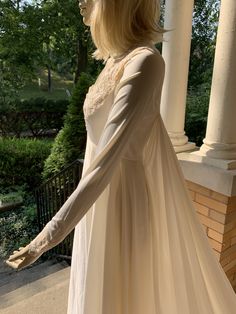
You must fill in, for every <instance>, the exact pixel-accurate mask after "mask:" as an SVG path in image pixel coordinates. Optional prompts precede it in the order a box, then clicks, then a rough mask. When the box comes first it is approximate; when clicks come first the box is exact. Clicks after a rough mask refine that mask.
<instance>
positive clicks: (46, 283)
mask: <svg viewBox="0 0 236 314" xmlns="http://www.w3.org/2000/svg"><path fill="white" fill-rule="evenodd" d="M41 266H43V265H41ZM69 276H70V267H65V268H63V269H61V270H58V271H55V272H53V273H52V274H50V275H47V276H45V277H43V278H40V279H38V280H35V281H32V282H30V283H26V284H25V285H23V286H21V287H20V288H17V289H15V290H14V291H11V292H8V293H5V294H3V295H1V296H0V313H1V314H3V313H4V314H5V313H9V314H16V313H17V314H26V313H28V314H36V313H38V314H39V313H40V314H47V313H50V314H52V313H57V314H59V313H63V314H64V313H66V307H67V295H68V285H69ZM60 308H61V310H60ZM46 309H48V312H47V311H46ZM54 309H55V310H56V309H57V311H56V312H54ZM59 310H60V311H59Z"/></svg>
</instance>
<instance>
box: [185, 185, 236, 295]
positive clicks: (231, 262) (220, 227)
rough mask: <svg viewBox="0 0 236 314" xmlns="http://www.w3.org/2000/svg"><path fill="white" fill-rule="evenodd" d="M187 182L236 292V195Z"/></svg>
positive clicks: (211, 242) (204, 226) (211, 241)
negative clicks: (224, 193)
mask: <svg viewBox="0 0 236 314" xmlns="http://www.w3.org/2000/svg"><path fill="white" fill-rule="evenodd" d="M186 182H187V185H188V188H189V192H190V194H191V197H192V200H193V202H194V205H195V209H196V211H197V214H198V217H199V220H200V222H201V223H202V226H203V228H204V230H205V232H206V234H207V236H208V240H209V243H210V245H211V247H212V248H213V250H214V252H215V254H216V256H217V258H218V260H219V261H220V263H221V266H222V267H223V269H224V271H225V273H226V275H227V277H228V278H229V280H230V282H231V284H232V286H233V288H234V290H235V292H236V196H232V197H229V196H226V195H223V194H221V193H218V192H215V191H213V190H210V189H208V188H206V187H203V186H201V185H199V184H196V183H193V182H191V181H188V180H186Z"/></svg>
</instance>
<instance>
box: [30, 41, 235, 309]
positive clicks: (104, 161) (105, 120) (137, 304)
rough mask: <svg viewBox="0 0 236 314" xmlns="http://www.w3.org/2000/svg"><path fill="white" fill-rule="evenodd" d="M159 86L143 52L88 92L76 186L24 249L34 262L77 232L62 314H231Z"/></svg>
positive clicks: (116, 64) (159, 71)
mask: <svg viewBox="0 0 236 314" xmlns="http://www.w3.org/2000/svg"><path fill="white" fill-rule="evenodd" d="M163 78H164V61H163V59H162V57H161V55H160V53H159V52H158V50H156V49H155V47H154V46H152V45H146V46H143V47H142V46H140V47H137V48H136V49H133V50H131V51H129V52H127V53H126V54H125V55H123V56H120V57H119V58H118V57H117V58H109V59H108V61H107V62H106V66H105V68H104V69H103V71H102V72H101V74H100V76H99V77H98V79H97V81H96V83H95V84H94V85H93V86H92V87H90V89H89V92H88V94H87V97H86V100H85V103H84V117H85V122H86V129H87V144H86V152H85V159H84V167H83V173H82V178H81V181H80V183H79V185H78V187H77V188H76V190H75V191H74V192H73V193H72V195H71V196H70V197H69V198H68V200H67V201H66V202H65V204H64V205H63V206H62V208H61V209H60V210H59V211H58V213H57V214H56V215H55V216H54V217H53V218H52V220H51V221H50V222H49V223H48V224H47V225H46V226H45V228H44V229H43V231H42V232H41V233H40V234H39V235H38V236H37V237H36V238H35V239H34V240H33V241H32V242H31V244H30V245H31V251H32V252H35V254H42V253H43V252H44V251H46V250H48V249H49V248H51V247H53V246H55V245H56V244H57V243H59V242H60V241H62V239H64V238H65V236H66V235H67V234H68V233H69V232H70V231H71V230H72V229H73V228H74V227H75V235H74V244H73V254H72V265H71V277H70V287H69V300H68V312H67V313H68V314H235V313H236V295H235V293H234V291H233V289H232V287H231V285H230V282H229V280H228V279H227V277H226V275H225V273H224V271H223V269H222V267H221V265H220V264H219V262H218V260H217V258H216V256H215V254H214V252H213V250H212V248H211V247H210V245H209V243H208V240H207V236H206V234H205V232H204V231H203V228H202V226H201V224H200V222H199V221H198V218H197V214H196V212H195V209H194V207H193V203H192V200H191V199H190V197H189V194H188V190H187V188H186V185H185V180H184V177H183V174H182V172H181V169H180V166H179V164H178V160H177V157H176V154H175V152H174V149H173V147H172V144H171V141H170V139H169V136H168V134H167V131H166V129H165V126H164V124H163V121H162V118H161V116H160V108H159V106H160V97H161V90H162V84H163Z"/></svg>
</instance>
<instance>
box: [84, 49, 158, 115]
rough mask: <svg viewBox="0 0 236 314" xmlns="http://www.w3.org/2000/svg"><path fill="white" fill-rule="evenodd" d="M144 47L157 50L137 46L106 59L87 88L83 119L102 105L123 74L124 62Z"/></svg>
mask: <svg viewBox="0 0 236 314" xmlns="http://www.w3.org/2000/svg"><path fill="white" fill-rule="evenodd" d="M144 49H150V50H155V51H158V50H157V49H156V48H155V46H152V45H145V46H139V47H137V48H135V49H133V50H131V51H128V52H127V53H125V54H123V55H122V56H120V57H115V58H114V57H110V58H109V59H108V60H107V62H106V65H105V67H104V69H103V70H102V71H101V73H100V75H99V76H98V78H97V80H96V82H95V83H94V84H93V85H92V86H91V87H90V88H89V90H88V93H87V95H86V98H85V101H84V106H83V112H84V119H85V120H87V119H88V118H89V116H91V115H92V114H93V113H94V112H95V110H96V109H98V108H99V107H100V106H102V105H103V103H104V100H105V99H106V98H107V96H108V95H110V94H111V93H112V92H113V91H114V90H115V87H116V85H117V84H118V83H119V81H120V78H121V76H122V74H123V70H124V66H125V64H126V63H127V62H128V61H129V60H130V59H131V58H133V57H134V56H135V55H136V54H137V53H139V52H140V51H142V50H144Z"/></svg>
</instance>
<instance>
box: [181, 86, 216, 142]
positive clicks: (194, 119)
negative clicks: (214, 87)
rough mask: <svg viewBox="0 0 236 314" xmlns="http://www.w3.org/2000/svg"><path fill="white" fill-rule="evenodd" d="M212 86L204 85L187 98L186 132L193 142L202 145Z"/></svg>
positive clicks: (190, 93)
mask: <svg viewBox="0 0 236 314" xmlns="http://www.w3.org/2000/svg"><path fill="white" fill-rule="evenodd" d="M209 96H210V85H209V84H203V85H200V86H198V87H197V88H195V89H194V90H190V91H189V93H188V97H187V107H186V116H185V132H186V134H187V136H188V138H189V140H190V141H191V142H195V143H196V144H197V146H201V145H202V143H203V142H202V141H203V139H204V137H205V134H206V125H207V116H208V106H209Z"/></svg>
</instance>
